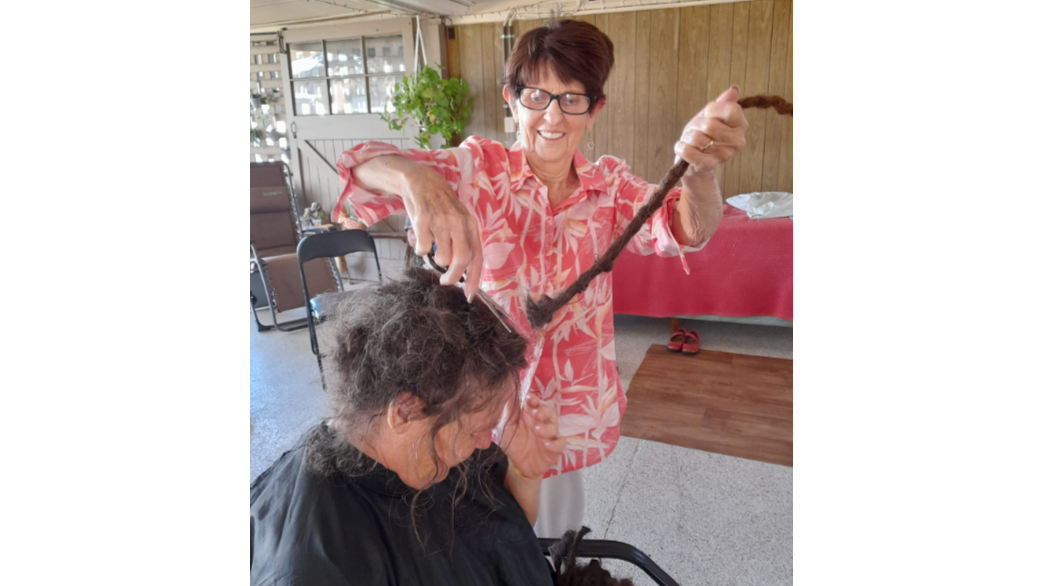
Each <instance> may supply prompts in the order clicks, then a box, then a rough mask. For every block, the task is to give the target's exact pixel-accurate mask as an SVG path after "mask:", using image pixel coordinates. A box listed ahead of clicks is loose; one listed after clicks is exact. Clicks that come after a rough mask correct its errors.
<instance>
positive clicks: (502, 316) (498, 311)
mask: <svg viewBox="0 0 1042 586" xmlns="http://www.w3.org/2000/svg"><path fill="white" fill-rule="evenodd" d="M437 246H438V245H437V244H434V245H433V246H431V251H430V252H428V253H427V256H426V257H425V258H424V259H423V261H424V264H426V265H427V268H429V269H430V270H432V271H435V272H437V273H441V274H443V275H444V274H445V273H447V272H448V271H449V269H448V268H446V267H443V266H439V265H438V263H436V262H434V252H435V251H436V250H437ZM466 279H467V278H466V276H463V277H460V280H459V283H456V286H458V287H462V286H463V283H464V282H466ZM477 295H478V297H479V298H480V299H481V301H482V302H484V304H485V306H486V307H488V308H489V309H490V310H491V311H492V315H494V316H496V319H498V320H499V323H501V324H503V327H504V328H506V329H507V331H508V332H510V333H511V334H516V333H517V330H515V329H514V327H513V326H511V325H510V314H508V313H507V312H506V310H504V309H503V308H502V307H501V306H500V305H499V304H498V303H496V302H495V300H493V299H492V298H491V297H489V296H488V293H485V292H484V291H482V290H481V287H478V293H477Z"/></svg>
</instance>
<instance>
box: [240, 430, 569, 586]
mask: <svg viewBox="0 0 1042 586" xmlns="http://www.w3.org/2000/svg"><path fill="white" fill-rule="evenodd" d="M474 458H475V460H476V461H477V462H480V464H479V465H481V466H484V467H485V469H487V470H489V472H490V477H491V478H490V479H489V480H488V481H487V482H485V483H484V484H485V486H486V487H487V489H486V490H487V491H488V492H490V493H491V495H492V500H491V501H490V500H489V498H488V497H487V496H486V494H484V493H483V491H482V489H481V487H480V486H478V484H477V483H476V482H474V481H473V476H474V474H475V470H472V471H471V473H470V476H471V480H472V481H471V482H469V483H468V486H467V489H466V492H465V493H464V497H463V498H462V500H460V501H459V502H458V503H457V504H456V506H455V512H454V513H453V506H452V498H453V489H452V485H453V481H454V480H456V479H457V478H458V474H459V473H458V472H457V471H456V470H455V469H453V471H452V473H451V474H450V477H449V478H448V479H447V480H446V481H444V482H441V483H438V484H436V485H435V486H433V487H432V488H429V489H427V490H426V491H424V492H423V494H422V495H421V497H420V500H419V501H418V502H417V507H416V526H417V528H418V529H419V532H420V535H421V536H424V537H426V543H425V545H421V544H420V543H419V541H418V540H417V538H416V535H415V534H414V533H413V525H412V521H411V519H410V502H411V499H412V495H413V494H415V491H413V490H412V489H410V488H409V487H407V486H406V485H405V484H404V483H402V482H401V480H399V478H398V476H397V475H396V474H394V473H393V472H391V471H390V470H387V469H386V468H384V467H383V466H380V465H378V464H376V468H375V470H374V471H373V472H372V473H370V474H368V475H366V476H364V477H360V478H359V477H354V478H348V477H345V476H336V477H332V478H325V477H322V476H317V475H315V474H312V473H310V472H308V471H307V469H306V468H305V465H304V448H303V447H299V448H297V449H294V450H291V451H289V452H286V453H285V454H283V455H282V457H281V458H280V459H279V460H278V461H277V462H276V463H275V464H274V465H272V467H271V468H270V469H268V470H267V471H266V472H265V473H263V474H262V475H261V476H259V477H258V478H257V479H256V480H255V481H254V482H253V483H252V484H251V485H250V584H253V585H256V586H262V585H272V586H297V585H307V586H323V585H333V584H336V585H360V586H375V585H382V584H388V585H401V586H405V585H413V584H415V585H426V584H445V585H452V586H470V585H474V586H479V585H480V586H490V585H495V584H501V585H511V586H512V585H518V586H522V585H523V586H540V585H546V586H552V584H553V580H552V578H551V576H550V568H549V565H548V564H547V561H546V558H544V557H543V555H542V553H541V550H540V548H539V543H538V541H537V540H536V536H535V533H534V532H533V531H532V527H531V525H530V524H529V523H528V519H527V518H526V517H525V514H524V511H523V510H522V509H521V507H520V505H518V504H517V501H515V500H514V498H513V496H511V495H510V493H509V492H508V491H507V489H506V487H504V486H503V484H502V479H503V474H504V473H505V471H506V461H505V457H503V456H502V452H501V451H499V449H498V448H497V447H496V446H495V444H493V446H492V448H490V449H489V450H481V451H479V452H478V453H476V454H475V456H474ZM453 516H454V517H455V528H453V525H452V517H453Z"/></svg>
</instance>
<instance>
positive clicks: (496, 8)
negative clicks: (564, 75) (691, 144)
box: [250, 0, 741, 32]
mask: <svg viewBox="0 0 1042 586" xmlns="http://www.w3.org/2000/svg"><path fill="white" fill-rule="evenodd" d="M734 1H741V0H703V1H692V0H250V30H251V31H253V32H263V31H273V30H277V29H279V28H282V27H284V26H289V25H302V24H309V23H320V22H329V21H332V20H343V19H351V20H373V19H380V18H389V17H399V16H411V15H414V14H418V15H421V16H431V17H435V16H440V17H444V18H445V21H446V22H447V23H452V24H469V23H474V22H502V21H504V20H506V19H507V17H508V16H510V14H511V13H515V14H516V16H515V17H516V18H521V19H528V18H546V17H549V16H550V15H551V13H554V14H558V15H562V16H570V15H574V14H580V13H581V14H596V13H601V12H618V11H629V10H641V9H644V8H654V7H666V6H694V5H698V4H717V3H720V2H734Z"/></svg>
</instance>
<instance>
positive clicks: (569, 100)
mask: <svg viewBox="0 0 1042 586" xmlns="http://www.w3.org/2000/svg"><path fill="white" fill-rule="evenodd" d="M517 95H518V97H519V98H520V101H521V105H522V106H524V107H526V108H528V109H529V110H538V111H542V110H546V109H547V108H549V107H550V102H553V101H554V100H557V105H558V106H559V107H560V108H561V111H562V112H564V113H565V114H571V115H572V116H581V115H582V114H585V113H587V112H589V111H590V108H591V107H592V106H593V98H591V97H590V96H587V95H586V94H573V93H566V94H551V93H550V92H546V91H543V90H541V89H539V88H534V87H523V88H521V89H520V91H519V92H518V94H517Z"/></svg>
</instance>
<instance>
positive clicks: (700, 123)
mask: <svg viewBox="0 0 1042 586" xmlns="http://www.w3.org/2000/svg"><path fill="white" fill-rule="evenodd" d="M748 127H749V122H748V121H747V120H746V119H745V113H744V112H743V111H742V107H741V106H739V105H738V88H737V87H734V86H732V87H731V88H729V89H728V90H727V91H725V92H724V93H722V94H720V97H718V98H717V99H716V101H713V102H710V103H708V104H706V107H705V108H702V111H701V112H699V113H698V115H696V116H695V117H694V118H692V119H691V121H690V122H688V123H687V126H685V127H684V131H683V133H682V134H681V135H680V140H679V141H678V142H677V143H676V144H675V145H674V146H673V152H674V153H676V155H677V159H676V160H678V161H679V160H680V159H684V160H685V161H687V162H688V163H690V165H691V167H690V169H689V171H688V173H686V174H685V177H684V179H685V180H686V179H687V178H688V177H687V176H688V175H691V174H697V173H705V172H707V171H712V170H713V169H715V168H716V166H717V165H720V164H722V163H725V162H727V160H728V159H730V158H731V157H733V156H734V154H735V153H736V152H738V149H740V148H742V147H743V146H745V130H746V129H747V128H748Z"/></svg>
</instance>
